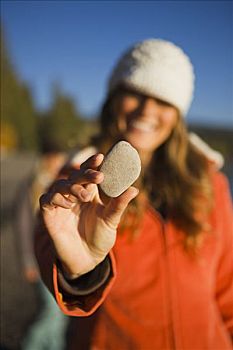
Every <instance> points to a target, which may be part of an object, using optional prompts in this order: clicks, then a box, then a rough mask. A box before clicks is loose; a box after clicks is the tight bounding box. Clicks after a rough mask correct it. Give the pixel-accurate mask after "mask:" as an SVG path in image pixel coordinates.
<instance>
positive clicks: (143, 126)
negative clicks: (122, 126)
mask: <svg viewBox="0 0 233 350" xmlns="http://www.w3.org/2000/svg"><path fill="white" fill-rule="evenodd" d="M130 127H133V128H134V129H137V130H139V131H142V132H151V131H155V130H156V129H157V127H158V125H157V124H156V123H151V122H144V121H141V120H134V121H132V122H131V123H130Z"/></svg>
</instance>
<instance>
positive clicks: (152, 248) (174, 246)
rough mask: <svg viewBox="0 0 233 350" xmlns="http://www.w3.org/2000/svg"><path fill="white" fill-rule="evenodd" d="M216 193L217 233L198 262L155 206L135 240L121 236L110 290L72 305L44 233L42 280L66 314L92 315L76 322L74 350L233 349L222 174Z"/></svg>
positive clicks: (232, 231)
mask: <svg viewBox="0 0 233 350" xmlns="http://www.w3.org/2000/svg"><path fill="white" fill-rule="evenodd" d="M213 188H214V207H213V210H212V212H211V215H210V218H209V220H210V223H211V225H212V227H213V232H212V233H211V234H209V235H208V237H207V238H206V239H205V241H204V244H203V246H202V248H201V249H200V251H199V254H198V257H195V258H194V257H191V256H190V255H188V254H187V252H185V251H184V248H183V239H182V238H183V234H182V232H180V231H178V229H177V228H176V227H175V226H174V225H173V223H172V222H171V221H169V220H167V221H164V220H163V219H162V218H161V216H160V215H159V214H158V213H157V212H156V211H155V210H153V209H152V208H150V207H148V209H147V211H146V213H145V215H144V218H143V220H142V223H141V233H140V234H139V235H138V237H137V238H136V239H135V240H133V241H132V240H129V239H128V235H127V234H120V235H118V237H117V241H116V244H115V246H114V248H113V250H112V252H111V253H110V257H111V268H112V272H111V278H110V279H109V280H108V283H107V284H106V285H105V287H104V289H103V288H100V289H99V290H97V291H96V292H94V293H92V294H90V295H88V296H82V297H80V298H79V297H77V298H76V299H75V300H73V301H72V302H67V300H68V299H69V298H68V299H67V296H64V295H62V290H61V289H60V287H59V283H58V282H57V267H56V263H55V258H54V253H53V250H52V247H51V244H49V239H48V236H46V232H45V231H43V230H42V231H43V232H42V231H41V232H38V235H37V242H36V252H37V257H38V262H39V265H40V267H41V273H42V277H43V279H44V280H45V282H46V283H47V285H48V287H49V288H50V290H51V291H52V293H53V294H54V295H55V297H56V300H57V303H58V305H59V306H60V308H61V310H62V311H63V312H64V313H65V314H67V315H70V316H89V315H92V316H89V317H77V318H75V319H73V323H74V328H73V330H74V331H73V335H72V337H73V339H72V342H71V343H72V346H70V348H69V349H76V350H77V349H82V350H84V349H87V348H88V346H90V347H91V349H92V348H93V349H95V350H128V349H132V350H137V349H138V350H139V349H140V350H154V349H161V350H165V349H179V350H186V349H187V350H190V349H193V350H202V349H203V350H204V349H209V350H226V349H232V344H231V336H232V338H233V284H232V280H233V225H232V224H233V220H232V218H233V217H232V205H231V199H230V195H229V190H228V184H227V181H226V178H225V176H224V175H223V174H221V173H216V175H214V178H213ZM52 264H53V268H52ZM52 275H53V276H52ZM52 278H53V283H52ZM99 306H100V308H99ZM97 309H98V311H97V312H95V310H97ZM75 327H77V329H75ZM87 344H88V345H87Z"/></svg>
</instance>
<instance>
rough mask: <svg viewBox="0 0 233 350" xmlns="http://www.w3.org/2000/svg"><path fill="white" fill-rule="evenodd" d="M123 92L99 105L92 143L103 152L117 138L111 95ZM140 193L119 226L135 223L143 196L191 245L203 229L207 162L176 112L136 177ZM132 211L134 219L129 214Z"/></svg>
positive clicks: (208, 191) (208, 197)
mask: <svg viewBox="0 0 233 350" xmlns="http://www.w3.org/2000/svg"><path fill="white" fill-rule="evenodd" d="M119 93H124V89H122V88H119V89H118V90H117V91H115V93H112V94H111V95H110V96H109V97H108V98H107V100H106V102H105V104H104V105H103V109H102V113H101V115H100V133H99V134H98V135H97V136H95V137H94V138H93V140H92V141H93V144H94V145H95V146H97V148H98V149H99V150H100V151H101V152H103V153H105V152H106V151H107V150H108V149H109V148H110V147H111V146H112V145H113V144H114V143H115V142H117V141H118V140H119V138H120V133H119V130H118V123H117V122H118V120H117V117H118V116H117V115H116V113H114V108H113V105H114V101H115V97H116V96H118V95H119ZM136 186H137V187H139V189H140V192H141V193H142V195H141V196H140V195H139V196H138V197H137V198H136V199H135V200H134V201H133V202H132V203H131V204H130V205H129V206H128V210H127V211H126V214H125V215H124V217H123V220H122V226H123V227H125V226H129V225H132V226H134V230H133V232H137V230H136V226H137V223H138V221H139V220H140V215H139V213H141V214H143V210H144V208H145V206H144V203H143V204H142V198H144V197H145V196H146V197H147V198H148V199H149V201H150V203H151V204H152V206H153V207H154V208H155V209H160V210H161V209H162V210H163V212H165V213H166V216H168V217H169V218H170V219H172V220H173V222H174V224H175V225H176V226H177V227H178V228H179V229H180V230H182V231H183V232H184V233H185V237H186V239H185V245H186V246H187V247H188V246H190V247H194V246H196V245H197V243H198V242H199V237H200V233H201V232H203V230H206V227H205V223H206V217H207V214H208V212H209V210H210V207H211V202H212V201H211V198H212V197H211V195H212V192H211V185H210V174H209V163H208V161H207V159H206V157H205V156H204V155H203V154H201V153H200V152H199V151H198V150H196V149H195V147H194V146H193V145H192V144H191V143H190V142H189V139H188V132H187V128H186V125H185V123H184V120H183V118H182V117H181V116H180V115H178V121H177V125H176V127H175V128H174V129H173V131H172V133H171V135H170V136H169V138H168V139H167V140H166V142H165V143H164V144H162V145H161V146H160V147H159V148H158V149H156V150H155V152H154V154H153V157H152V159H151V162H150V164H149V166H148V167H147V169H142V174H141V176H140V179H139V180H138V182H137V184H136ZM133 212H136V213H137V215H135V216H134V217H135V220H132V213H133Z"/></svg>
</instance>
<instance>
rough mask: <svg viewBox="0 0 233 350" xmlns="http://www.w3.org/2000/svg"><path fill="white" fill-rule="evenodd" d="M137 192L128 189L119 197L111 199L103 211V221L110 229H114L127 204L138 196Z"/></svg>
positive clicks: (131, 188)
mask: <svg viewBox="0 0 233 350" xmlns="http://www.w3.org/2000/svg"><path fill="white" fill-rule="evenodd" d="M138 192H139V190H138V189H137V188H135V187H132V186H131V187H129V188H128V189H127V190H126V191H125V192H123V193H122V194H121V195H120V196H119V197H116V198H112V199H111V200H110V201H109V203H108V204H107V206H106V207H105V210H104V220H105V222H106V224H107V225H109V226H110V227H111V228H114V229H116V228H117V226H118V224H119V222H120V219H121V216H122V214H123V212H124V210H125V209H126V207H127V205H128V204H129V202H130V201H131V200H132V199H133V198H135V197H136V196H137V195H138Z"/></svg>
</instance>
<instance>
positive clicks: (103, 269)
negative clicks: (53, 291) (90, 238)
mask: <svg viewBox="0 0 233 350" xmlns="http://www.w3.org/2000/svg"><path fill="white" fill-rule="evenodd" d="M57 267H58V283H59V286H60V288H61V289H62V291H63V292H64V294H66V295H67V296H86V295H89V294H91V293H93V292H95V291H96V290H97V289H99V288H100V287H102V286H103V285H104V284H105V283H106V281H107V280H108V278H109V277H110V272H111V263H110V258H109V256H106V258H105V259H104V260H103V261H102V262H101V263H100V264H99V265H97V266H96V267H95V268H94V269H93V270H91V271H90V272H88V273H86V274H84V275H82V276H80V277H78V278H76V279H74V280H68V279H67V278H66V277H65V276H64V274H63V272H62V268H61V264H60V263H59V262H58V263H57Z"/></svg>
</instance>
